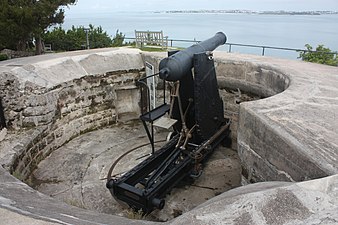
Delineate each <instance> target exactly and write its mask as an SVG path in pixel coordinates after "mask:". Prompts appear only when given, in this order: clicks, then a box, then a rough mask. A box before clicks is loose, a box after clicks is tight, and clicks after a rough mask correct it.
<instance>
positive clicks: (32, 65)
mask: <svg viewBox="0 0 338 225" xmlns="http://www.w3.org/2000/svg"><path fill="white" fill-rule="evenodd" d="M164 56H165V53H142V54H140V52H139V51H138V50H135V49H134V50H133V49H127V48H121V49H100V50H91V51H80V52H71V53H64V54H52V55H45V56H38V57H31V58H23V59H16V60H10V61H5V62H1V63H0V90H1V92H0V97H1V98H2V100H3V106H4V108H5V116H6V122H7V125H8V129H7V134H5V135H2V136H4V137H2V139H3V140H2V141H1V142H0V163H1V165H2V167H4V168H5V169H6V170H7V171H11V172H13V173H14V174H15V175H16V176H17V177H19V178H21V179H23V178H25V176H26V175H28V174H29V172H30V170H31V169H32V168H34V166H35V164H36V163H38V162H39V161H40V160H42V159H43V158H44V157H45V156H47V155H48V154H49V152H50V151H53V149H55V148H57V147H58V146H60V145H62V144H64V143H66V142H67V141H69V140H70V139H71V138H73V137H75V136H76V135H79V134H80V133H81V132H86V131H88V130H92V129H97V128H99V127H102V126H106V125H108V124H111V123H114V122H116V120H118V119H119V118H121V117H122V118H123V116H124V115H127V116H128V117H130V116H133V115H136V114H137V113H138V112H137V110H138V107H137V104H138V102H133V103H132V106H131V107H129V106H128V107H124V104H120V103H119V102H125V101H124V99H125V98H128V97H129V98H130V96H131V95H135V96H134V97H136V98H137V91H133V90H135V86H134V85H133V83H134V80H135V79H136V78H138V77H139V76H140V75H141V74H142V73H143V72H142V71H143V68H144V66H143V65H144V63H143V61H144V60H146V61H150V62H153V65H155V70H156V67H157V65H158V62H159V60H160V59H161V58H163V57H164ZM215 60H216V70H217V74H218V79H219V86H220V88H221V89H222V88H227V89H234V90H236V89H237V88H239V89H240V90H242V91H244V92H248V93H254V94H256V95H259V96H261V97H269V98H264V99H261V100H259V101H254V102H245V103H241V104H240V116H239V121H238V127H239V128H238V151H239V155H240V157H241V160H242V163H243V168H244V170H245V173H246V174H245V175H246V177H247V178H248V179H249V180H251V181H265V180H279V181H281V180H285V181H302V180H306V179H313V178H318V177H324V176H328V175H332V174H337V169H338V156H337V155H338V150H337V149H338V138H337V136H338V134H337V130H338V124H337V121H338V120H337V117H336V113H337V112H338V102H337V96H338V88H337V87H338V69H337V68H335V67H329V66H323V65H316V64H310V63H304V62H298V61H288V60H281V59H273V58H268V57H258V56H248V55H237V54H227V53H219V52H216V53H215ZM119 97H120V99H119ZM130 99H131V98H130ZM7 171H5V170H4V169H2V168H0V181H1V182H0V190H1V192H0V203H1V205H0V207H1V208H5V210H8V209H10V210H12V211H14V212H17V213H20V214H24V215H28V216H30V217H34V218H37V219H39V220H47V221H50V222H53V221H54V222H61V223H75V224H76V223H81V224H92V223H99V224H100V223H102V224H103V223H118V224H131V223H137V224H140V223H144V224H148V223H150V222H146V221H136V222H133V221H131V220H127V219H123V218H119V217H116V216H112V215H105V214H96V213H93V212H89V211H86V210H82V209H78V208H75V207H71V206H67V205H65V204H64V203H59V202H56V201H55V200H53V199H51V198H49V197H47V196H43V195H41V194H40V193H38V192H36V191H35V190H32V189H31V188H29V187H28V186H27V185H25V184H23V183H21V182H19V181H18V180H16V179H15V178H14V177H12V176H10V175H9V174H8V172H7ZM337 180H338V178H337V176H333V177H331V178H327V179H326V180H325V181H324V182H326V184H327V185H329V186H327V188H326V189H325V191H324V190H321V189H320V188H318V187H316V185H315V184H316V182H317V181H311V182H312V183H311V185H312V186H311V185H310V186H311V187H312V190H313V191H314V190H316V192H315V193H317V192H318V193H319V192H320V194H314V192H311V193H312V194H310V195H309V194H306V195H305V196H308V197H307V198H308V200H309V199H311V201H312V200H313V199H318V198H321V199H328V200H327V201H326V200H325V202H321V208H320V209H318V207H317V208H316V210H317V211H313V210H314V209H312V208H311V207H310V206H309V205H306V204H305V203H304V201H306V200H304V201H296V202H295V201H291V199H295V198H297V197H295V196H299V197H300V196H304V195H302V194H299V190H304V193H307V192H306V191H305V189H304V188H305V186H306V185H305V183H304V185H302V184H301V183H300V184H299V186H298V187H300V189H299V188H298V189H297V188H294V186H292V187H291V186H290V185H291V184H289V183H273V184H269V183H268V184H264V183H263V184H261V185H260V186H259V188H258V189H259V190H260V191H263V192H265V191H266V192H269V191H270V190H271V189H273V190H275V189H276V188H277V189H278V188H284V187H285V190H284V189H283V191H276V192H274V193H275V194H276V195H274V194H271V196H272V198H273V199H276V202H275V203H274V202H272V201H268V202H265V203H266V205H267V207H266V208H264V207H263V208H262V209H261V211H260V212H261V213H258V214H257V212H256V211H250V210H249V211H245V212H244V211H243V210H244V208H245V207H243V208H242V207H239V205H238V204H239V203H236V201H237V200H236V199H239V198H241V196H244V198H245V199H246V200H245V202H243V203H240V204H241V205H242V206H243V205H244V206H245V205H247V204H249V203H250V202H254V201H256V200H257V199H256V198H255V197H254V196H257V195H256V191H257V190H258V189H257V186H252V185H248V186H246V187H242V188H241V189H240V190H241V191H237V190H236V189H235V190H233V191H230V192H228V193H224V194H222V195H220V196H218V197H217V199H211V200H210V201H208V202H206V203H204V204H203V206H201V207H200V208H199V209H196V210H193V211H192V212H189V213H188V214H186V215H183V216H181V217H178V218H177V219H175V220H174V221H172V223H173V224H182V223H185V222H186V221H190V222H191V221H196V222H200V223H210V222H212V221H213V222H214V223H217V222H221V221H225V220H226V221H229V223H234V224H236V223H240V222H243V221H247V222H248V223H249V222H250V221H253V218H255V220H257V218H258V217H259V218H260V217H263V219H262V221H270V222H271V221H273V220H271V219H276V218H274V213H270V212H269V211H266V210H268V209H269V208H271V207H269V205H270V206H275V205H276V207H278V204H279V202H281V201H282V202H284V203H283V205H282V206H281V208H282V209H283V208H294V207H296V208H299V207H300V208H302V212H301V213H303V214H302V215H303V216H301V217H298V216H293V217H292V215H294V214H292V213H291V217H289V219H288V222H289V221H290V218H291V220H295V221H299V220H304V221H305V220H306V219H308V220H309V221H311V220H310V219H309V218H311V215H314V214H315V215H317V214H319V213H321V214H320V215H324V214H325V212H327V214H326V215H329V218H333V219H338V218H337V217H335V216H334V215H333V214H332V215H331V214H330V212H331V211H332V209H335V208H337V207H338V202H337V201H335V200H332V201H330V198H332V199H337V198H336V197H337V195H338V193H336V191H335V190H337V185H338V184H337ZM321 182H322V181H318V183H321ZM328 187H330V188H328ZM286 189H287V190H286ZM278 190H280V189H278ZM297 190H298V194H294V193H295V192H296V191H297ZM239 195H240V196H239ZM250 196H251V197H250ZM273 196H275V197H273ZM330 196H331V197H330ZM299 197H298V198H299ZM244 198H243V199H244ZM247 199H248V200H247ZM255 199H256V200H255ZM260 199H263V200H264V198H260ZM283 199H284V200H285V199H290V201H287V200H285V201H284V200H283ZM277 200H278V201H277ZM313 201H315V200H313ZM309 202H310V201H309ZM324 203H325V204H324ZM236 204H237V205H236ZM260 204H263V203H260ZM330 204H331V205H330ZM224 206H226V207H224ZM229 207H230V208H231V207H234V208H236V212H235V213H233V214H232V215H233V216H227V215H228V213H227V211H225V209H227V208H229ZM310 208H311V210H312V211H311V212H312V214H311V213H310V214H311V215H310V214H309V213H308V212H309V210H310ZM307 209H309V210H307ZM330 210H331V211H330ZM274 211H276V212H278V210H274ZM201 212H205V214H203V215H201V214H200V213H201ZM215 212H217V213H216V214H215ZM0 213H1V212H0ZM255 213H256V214H255ZM253 215H255V216H253ZM275 216H283V213H281V214H280V215H279V214H278V215H275ZM285 216H287V214H285ZM250 219H251V220H250ZM236 221H237V222H236ZM257 221H258V220H257ZM253 222H255V221H253ZM250 224H255V223H251V222H250ZM318 224H319V223H318Z"/></svg>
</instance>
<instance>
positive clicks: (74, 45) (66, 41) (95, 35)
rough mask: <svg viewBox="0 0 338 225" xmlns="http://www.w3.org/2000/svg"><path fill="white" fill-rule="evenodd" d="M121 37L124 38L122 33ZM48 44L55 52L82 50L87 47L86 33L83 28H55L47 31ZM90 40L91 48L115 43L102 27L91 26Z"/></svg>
mask: <svg viewBox="0 0 338 225" xmlns="http://www.w3.org/2000/svg"><path fill="white" fill-rule="evenodd" d="M120 36H123V37H124V35H122V33H120ZM43 39H44V40H45V42H46V43H50V44H52V48H53V50H56V51H72V50H80V49H83V48H85V46H86V42H87V40H86V32H85V28H84V27H83V26H80V27H74V26H72V28H71V29H69V30H67V31H65V30H63V29H62V28H61V27H55V28H54V29H53V30H52V31H47V32H46V33H45V34H44V35H43ZM88 39H89V46H90V48H105V47H111V46H112V45H113V41H112V39H111V38H110V36H109V35H108V34H107V32H105V31H103V29H102V27H101V26H99V27H95V26H93V25H92V24H89V31H88ZM119 40H120V39H119Z"/></svg>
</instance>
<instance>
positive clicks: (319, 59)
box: [299, 44, 338, 66]
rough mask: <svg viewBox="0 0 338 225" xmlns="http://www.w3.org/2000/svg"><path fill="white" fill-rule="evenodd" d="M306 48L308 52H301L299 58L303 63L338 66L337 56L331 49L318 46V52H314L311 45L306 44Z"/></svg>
mask: <svg viewBox="0 0 338 225" xmlns="http://www.w3.org/2000/svg"><path fill="white" fill-rule="evenodd" d="M305 47H306V48H307V51H303V52H300V54H299V58H301V59H302V60H303V61H307V62H313V63H320V64H325V65H330V66H338V58H337V54H336V53H334V52H332V51H331V50H330V49H329V48H325V47H324V45H318V46H317V48H316V50H313V48H312V46H311V45H309V44H306V45H305Z"/></svg>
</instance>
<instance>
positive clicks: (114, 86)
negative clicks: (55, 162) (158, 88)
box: [0, 50, 144, 179]
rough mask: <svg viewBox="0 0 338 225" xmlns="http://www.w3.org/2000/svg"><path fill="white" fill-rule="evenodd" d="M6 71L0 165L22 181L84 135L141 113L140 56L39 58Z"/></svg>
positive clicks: (109, 54)
mask: <svg viewBox="0 0 338 225" xmlns="http://www.w3.org/2000/svg"><path fill="white" fill-rule="evenodd" d="M33 58H34V57H33ZM31 60H34V59H31ZM118 60H121V61H120V62H119V63H116V62H117V61H118ZM102 61H103V62H105V63H106V64H104V67H103V66H102ZM122 61H123V63H122ZM89 62H90V63H91V64H92V66H90V65H89V64H90V63H89ZM46 65H48V66H49V70H48V67H47V66H46ZM2 68H3V69H7V71H4V72H3V73H1V75H0V76H1V81H2V82H1V83H2V85H1V90H2V92H1V97H2V99H3V106H4V109H5V110H4V114H5V117H6V123H7V127H8V130H9V131H8V132H7V133H8V134H7V140H5V141H3V143H1V144H0V146H1V156H3V157H1V165H2V166H3V167H5V168H6V169H8V170H9V171H10V172H11V173H13V174H15V175H16V176H17V177H19V178H20V179H26V178H27V176H28V175H29V174H30V172H31V171H33V170H34V169H35V167H36V166H37V164H38V163H39V162H40V161H41V160H43V159H44V158H46V157H47V156H48V155H49V154H50V153H51V152H52V151H53V150H55V149H57V148H59V147H60V146H62V145H63V144H65V143H66V142H68V141H69V140H71V139H73V138H74V137H76V136H78V135H80V134H81V133H85V132H88V131H90V130H95V129H98V128H100V127H105V126H108V125H110V124H113V123H115V122H117V121H118V120H119V119H121V118H123V116H126V115H127V114H128V116H129V117H130V118H137V117H138V115H139V106H138V100H137V99H139V97H138V95H139V92H138V89H137V87H136V86H135V80H136V79H138V78H139V77H140V76H141V75H142V74H143V73H144V72H143V64H142V61H141V57H140V54H139V53H138V52H135V51H134V52H132V53H129V54H127V53H126V52H119V51H116V50H115V51H111V50H110V52H108V51H107V52H104V51H103V52H100V53H99V54H95V52H94V53H91V54H88V55H86V54H84V55H81V57H80V56H78V55H76V53H75V55H69V56H67V57H66V59H65V57H60V58H59V60H57V59H49V58H48V59H47V60H44V59H41V57H36V58H35V60H34V61H32V62H31V63H30V64H26V65H19V64H14V65H13V64H11V63H9V64H7V65H5V66H4V67H2ZM27 68H28V69H27ZM94 68H97V71H95V69H94ZM23 70H24V71H23ZM19 71H20V72H19ZM27 71H29V74H27V73H28V72H27ZM46 71H48V73H47V74H46ZM58 72H60V74H57V73H58ZM49 78H50V80H49ZM57 78H59V80H58V81H57ZM47 79H48V80H47ZM53 79H54V80H53ZM43 80H46V82H42V81H43Z"/></svg>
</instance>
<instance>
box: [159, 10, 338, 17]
mask: <svg viewBox="0 0 338 225" xmlns="http://www.w3.org/2000/svg"><path fill="white" fill-rule="evenodd" d="M154 13H177V14H191V13H201V14H202V13H205V14H216V13H218V14H256V15H309V16H317V15H331V14H338V11H284V10H278V11H255V10H170V11H155V12H154Z"/></svg>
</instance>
